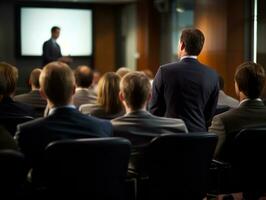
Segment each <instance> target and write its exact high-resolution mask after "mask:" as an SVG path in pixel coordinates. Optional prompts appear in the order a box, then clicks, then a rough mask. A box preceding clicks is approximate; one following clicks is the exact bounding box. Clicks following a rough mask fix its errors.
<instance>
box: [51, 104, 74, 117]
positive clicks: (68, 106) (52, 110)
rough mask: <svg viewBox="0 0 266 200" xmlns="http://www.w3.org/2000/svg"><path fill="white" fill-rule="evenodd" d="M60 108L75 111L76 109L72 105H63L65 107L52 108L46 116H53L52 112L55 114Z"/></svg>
mask: <svg viewBox="0 0 266 200" xmlns="http://www.w3.org/2000/svg"><path fill="white" fill-rule="evenodd" d="M60 108H71V109H76V107H75V106H74V105H72V104H69V105H65V106H58V107H53V108H52V109H51V110H49V113H48V116H49V115H52V114H54V112H55V111H56V110H57V109H60Z"/></svg>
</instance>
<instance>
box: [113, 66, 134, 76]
mask: <svg viewBox="0 0 266 200" xmlns="http://www.w3.org/2000/svg"><path fill="white" fill-rule="evenodd" d="M131 71H132V70H131V69H129V68H126V67H120V68H119V69H118V70H116V72H115V73H116V74H117V75H118V76H120V78H123V77H124V76H125V75H126V74H128V73H129V72H131Z"/></svg>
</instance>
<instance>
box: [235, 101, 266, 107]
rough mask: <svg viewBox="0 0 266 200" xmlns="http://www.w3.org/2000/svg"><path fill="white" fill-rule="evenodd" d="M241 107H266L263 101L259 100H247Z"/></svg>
mask: <svg viewBox="0 0 266 200" xmlns="http://www.w3.org/2000/svg"><path fill="white" fill-rule="evenodd" d="M239 107H240V108H241V107H250V108H262V107H265V105H264V103H263V102H262V101H258V100H247V101H245V102H243V103H241V104H240V106H239Z"/></svg>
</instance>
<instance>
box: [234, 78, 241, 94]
mask: <svg viewBox="0 0 266 200" xmlns="http://www.w3.org/2000/svg"><path fill="white" fill-rule="evenodd" d="M235 92H236V96H237V97H239V96H240V91H239V87H238V84H237V82H236V81H235Z"/></svg>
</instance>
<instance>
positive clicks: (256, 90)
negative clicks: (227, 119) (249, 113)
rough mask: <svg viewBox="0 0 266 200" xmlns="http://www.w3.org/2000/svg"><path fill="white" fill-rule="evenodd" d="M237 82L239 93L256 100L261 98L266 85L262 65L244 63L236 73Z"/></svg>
mask: <svg viewBox="0 0 266 200" xmlns="http://www.w3.org/2000/svg"><path fill="white" fill-rule="evenodd" d="M235 81H236V83H237V86H238V89H239V91H241V92H243V93H244V94H245V95H246V96H247V97H248V98H250V99H256V98H258V97H259V96H260V94H261V92H262V89H263V87H264V83H265V72H264V69H263V67H262V66H261V65H259V64H256V63H254V62H250V61H248V62H244V63H243V64H241V65H239V66H238V67H237V69H236V72H235Z"/></svg>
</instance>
